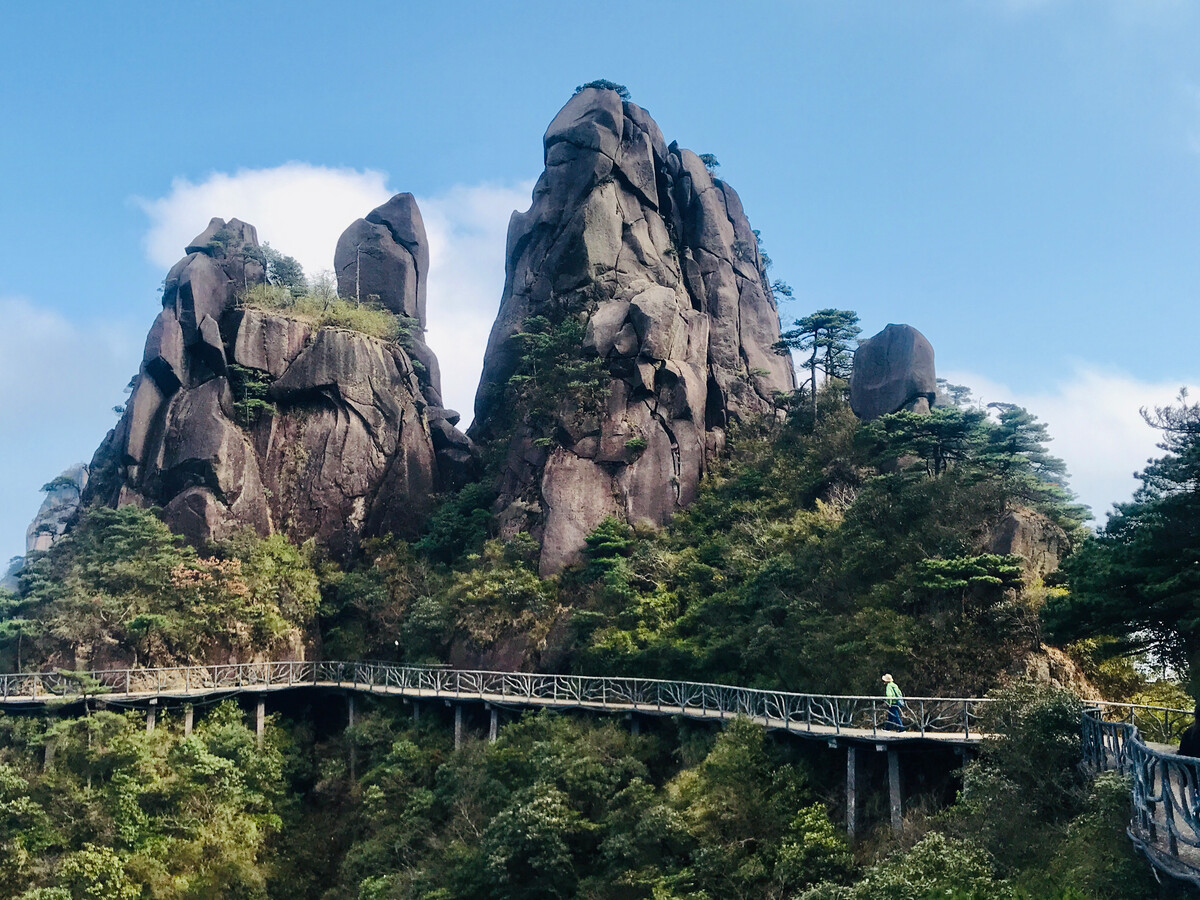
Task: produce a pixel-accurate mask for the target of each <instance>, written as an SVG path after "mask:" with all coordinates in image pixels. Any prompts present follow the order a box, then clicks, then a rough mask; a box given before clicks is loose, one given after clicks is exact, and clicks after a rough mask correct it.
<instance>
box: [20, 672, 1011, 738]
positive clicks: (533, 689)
mask: <svg viewBox="0 0 1200 900" xmlns="http://www.w3.org/2000/svg"><path fill="white" fill-rule="evenodd" d="M305 686H323V687H331V686H333V687H343V688H349V689H354V690H360V691H368V692H370V691H375V692H380V693H394V694H402V695H406V696H412V697H425V696H434V697H446V698H460V699H463V700H483V701H488V702H493V703H507V704H511V705H514V706H557V707H572V706H574V707H591V708H599V709H609V710H614V711H621V710H632V711H640V712H659V713H664V714H671V715H684V716H689V717H693V718H707V717H722V718H724V717H730V716H736V715H743V716H747V717H749V718H752V719H757V720H759V721H760V722H762V723H763V724H765V725H766V726H767V727H771V728H782V729H785V730H787V731H794V732H802V733H813V734H822V735H828V734H832V735H839V734H845V735H847V736H851V737H865V736H885V735H886V736H892V735H891V733H889V731H888V728H887V727H886V723H887V712H888V706H887V703H886V701H885V700H884V699H883V698H882V697H868V696H841V695H828V694H798V693H789V692H785V691H767V690H758V689H755V688H744V687H734V686H731V685H723V684H706V683H701V682H692V681H665V680H659V679H652V678H620V677H599V676H598V677H592V676H580V675H542V674H534V673H523V672H488V671H476V670H467V669H445V668H431V667H420V666H402V665H393V664H390V663H382V662H270V663H253V664H239V665H227V666H180V667H176V668H162V669H108V670H101V671H91V672H70V671H57V672H38V673H20V674H10V675H0V704H8V705H18V704H28V703H31V702H32V703H44V702H50V701H55V700H59V701H72V700H79V699H82V698H84V697H109V698H130V699H139V698H145V697H154V696H171V695H176V696H179V697H181V698H183V697H197V696H202V695H207V694H213V693H221V692H231V691H239V690H247V691H262V690H275V689H287V688H299V687H305ZM989 702H991V701H989V700H985V699H976V698H953V697H911V698H906V700H905V706H904V707H903V709H902V711H901V716H902V718H903V721H904V724H905V727H906V729H907V731H906V734H907V735H909V736H913V737H935V736H936V737H940V738H942V739H946V738H951V739H957V740H966V741H975V740H978V739H979V738H980V737H981V734H980V730H979V714H980V711H981V710H982V708H983V707H984V706H985V705H986V704H987V703H989Z"/></svg>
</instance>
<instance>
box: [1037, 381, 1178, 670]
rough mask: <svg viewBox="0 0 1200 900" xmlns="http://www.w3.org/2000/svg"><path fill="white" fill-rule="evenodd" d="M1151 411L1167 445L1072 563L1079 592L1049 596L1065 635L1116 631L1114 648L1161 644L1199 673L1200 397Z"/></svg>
mask: <svg viewBox="0 0 1200 900" xmlns="http://www.w3.org/2000/svg"><path fill="white" fill-rule="evenodd" d="M1147 420H1148V421H1149V422H1150V423H1151V424H1152V425H1154V426H1155V427H1157V428H1159V429H1160V430H1161V431H1162V433H1163V440H1162V443H1161V444H1159V446H1160V448H1161V449H1163V450H1164V451H1166V452H1165V455H1164V456H1162V457H1160V458H1159V459H1156V460H1152V461H1151V462H1150V463H1149V464H1148V465H1147V466H1146V468H1145V469H1144V470H1143V471H1141V472H1140V473H1138V478H1139V479H1140V481H1141V486H1140V487H1139V488H1138V490H1137V492H1136V493H1135V494H1134V496H1133V499H1132V500H1131V501H1130V502H1129V503H1122V504H1118V505H1117V507H1116V510H1115V511H1114V512H1113V513H1112V514H1111V515H1110V516H1109V519H1108V522H1107V524H1106V525H1105V526H1104V527H1103V528H1101V529H1100V530H1099V531H1097V533H1096V536H1095V538H1094V539H1092V540H1089V541H1087V542H1085V544H1084V545H1083V547H1082V548H1081V549H1080V552H1079V553H1078V554H1077V555H1076V556H1075V558H1074V559H1072V560H1071V561H1070V562H1069V563H1068V565H1067V566H1066V574H1067V578H1068V581H1069V584H1070V593H1069V594H1068V595H1066V596H1063V597H1060V598H1055V599H1052V600H1051V601H1050V602H1048V603H1047V604H1046V607H1045V609H1044V610H1043V616H1044V620H1045V623H1046V628H1047V630H1048V631H1049V633H1050V634H1052V635H1053V636H1054V637H1056V638H1057V639H1058V640H1061V641H1071V640H1077V639H1080V638H1084V637H1098V636H1110V637H1113V638H1115V639H1116V640H1115V641H1113V642H1112V643H1110V644H1109V645H1108V647H1107V650H1108V651H1109V652H1110V653H1137V652H1141V651H1146V650H1149V651H1152V652H1153V654H1154V655H1155V656H1156V657H1157V658H1158V659H1159V660H1161V661H1163V662H1164V663H1166V664H1168V665H1169V666H1171V667H1172V668H1173V669H1174V670H1175V671H1177V672H1180V673H1182V674H1184V675H1185V676H1187V675H1189V674H1190V675H1191V677H1192V679H1193V685H1192V687H1193V690H1194V688H1195V671H1196V663H1197V660H1198V659H1200V618H1198V617H1197V615H1196V610H1197V609H1198V608H1200V405H1198V404H1194V403H1188V402H1187V395H1186V394H1182V395H1181V396H1180V399H1179V403H1178V405H1176V406H1171V407H1163V408H1159V409H1157V410H1156V411H1155V412H1154V413H1153V414H1147Z"/></svg>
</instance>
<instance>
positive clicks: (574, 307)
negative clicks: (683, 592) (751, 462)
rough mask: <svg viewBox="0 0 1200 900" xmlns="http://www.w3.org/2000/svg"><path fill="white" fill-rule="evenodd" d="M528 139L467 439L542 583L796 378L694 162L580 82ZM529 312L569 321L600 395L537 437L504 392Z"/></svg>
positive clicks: (742, 254)
mask: <svg viewBox="0 0 1200 900" xmlns="http://www.w3.org/2000/svg"><path fill="white" fill-rule="evenodd" d="M543 144H544V147H545V156H544V159H545V170H544V171H543V173H542V175H541V177H540V178H539V179H538V182H537V185H536V186H535V187H534V191H533V202H532V205H531V206H530V208H529V210H528V211H526V212H518V213H514V214H513V216H512V219H511V221H510V223H509V231H508V248H507V259H506V263H505V287H504V294H503V296H502V298H501V302H500V310H499V313H498V315H497V317H496V321H495V324H494V325H493V327H492V332H491V336H490V337H489V340H488V347H487V352H486V354H485V357H484V364H483V374H482V378H481V381H480V387H479V391H478V393H477V394H476V400H475V420H474V422H473V424H472V425H471V428H470V430H469V434H470V436H471V437H472V439H474V440H475V441H476V442H477V443H480V444H494V443H497V442H501V443H504V444H507V450H500V451H498V452H500V453H501V455H502V456H503V458H505V459H506V460H507V463H506V465H505V466H504V470H503V472H502V473H501V476H500V479H499V484H498V490H499V499H498V501H497V510H498V511H501V512H502V518H503V520H504V522H505V523H506V525H505V527H506V528H507V529H508V530H509V531H515V530H520V529H522V528H523V529H526V530H529V531H530V532H531V533H533V534H534V535H536V536H538V537H539V538H540V539H541V542H542V558H541V569H542V571H543V572H544V573H551V572H555V571H558V570H559V569H560V568H562V567H563V566H564V565H567V564H569V563H570V562H572V561H574V560H575V559H577V558H578V555H579V552H580V550H581V548H582V547H583V539H584V537H585V536H586V534H587V531H588V530H589V529H590V528H591V527H592V526H593V525H594V524H595V523H596V522H598V521H599V520H600V519H601V518H603V516H604V515H608V514H612V515H616V516H618V517H620V518H622V519H625V520H626V521H629V522H637V521H644V522H649V523H652V524H655V525H661V524H663V523H665V522H666V521H667V520H668V519H669V518H670V517H671V515H672V514H673V513H674V512H675V511H676V510H678V509H681V508H682V507H683V506H685V505H687V503H689V502H690V501H691V499H692V498H693V497H694V496H695V493H696V488H697V486H698V483H699V480H700V477H701V476H702V474H703V472H704V471H705V468H706V465H707V461H708V454H709V448H717V447H720V446H723V443H724V441H723V431H722V429H723V428H724V427H725V425H726V423H727V422H728V421H729V420H731V419H733V420H748V419H752V418H754V417H757V416H763V415H774V414H775V406H774V394H775V392H777V391H791V390H793V389H794V387H795V380H794V375H793V372H792V369H791V365H790V362H789V361H788V360H787V359H785V358H783V357H781V356H779V355H778V354H776V353H775V352H774V350H773V346H774V344H775V343H776V342H777V341H778V340H779V334H780V329H779V316H778V312H777V310H776V308H775V303H774V299H773V297H772V294H771V292H770V290H769V288H768V286H767V279H766V275H765V271H764V268H763V264H762V257H761V255H760V253H759V250H758V244H757V239H756V237H755V234H754V232H753V230H752V229H751V227H750V223H749V221H748V220H747V219H746V216H745V213H744V211H743V210H742V205H741V201H740V200H739V199H738V196H737V194H736V193H735V192H734V191H733V189H732V188H730V187H729V186H728V185H726V184H725V183H724V182H721V181H719V180H716V179H714V178H713V177H712V176H711V174H710V173H709V172H708V171H707V170H706V169H705V167H704V165H703V163H701V162H700V160H699V157H697V156H696V154H694V153H692V152H691V151H688V150H682V149H680V148H679V147H678V145H676V144H671V145H668V144H667V143H666V141H665V140H664V139H663V136H662V132H661V131H660V130H659V128H658V126H657V125H656V124H655V123H654V121H653V119H651V117H650V115H649V114H648V113H647V112H646V111H645V110H644V109H642V108H641V107H638V106H636V105H635V104H633V103H630V102H628V101H622V100H621V98H620V97H619V96H618V95H617V94H616V93H615V92H613V91H609V90H603V89H597V88H587V89H585V90H582V91H580V92H579V93H577V94H576V95H575V96H574V97H572V98H571V100H570V101H569V102H568V103H567V104H566V106H564V107H563V108H562V110H561V111H560V112H559V113H558V115H556V116H555V117H554V120H553V121H552V122H551V123H550V127H549V128H548V129H547V130H546V135H545V138H544V140H543ZM534 316H543V317H545V318H546V319H548V320H549V321H550V322H551V323H552V324H553V326H554V327H563V324H564V322H565V321H566V318H567V317H568V316H570V317H575V318H577V319H578V320H579V321H581V322H583V323H584V324H585V333H584V336H583V341H582V346H581V347H580V348H579V352H580V353H581V354H582V355H583V356H585V357H586V356H591V357H598V358H600V359H602V360H604V369H603V371H604V374H603V376H602V378H601V381H600V383H599V384H597V385H596V386H595V387H596V390H595V391H593V392H592V394H591V395H590V396H596V395H600V396H604V397H606V399H605V400H604V408H603V409H591V408H577V407H578V403H579V402H580V401H577V400H576V399H575V398H573V397H570V396H566V397H561V398H557V399H558V414H557V421H556V422H555V423H553V425H552V426H551V427H550V428H549V429H548V430H547V433H536V434H535V433H533V432H532V431H531V428H530V426H529V425H528V424H527V423H525V422H524V421H523V416H522V415H521V412H522V411H521V410H519V409H518V410H516V411H515V412H516V415H515V416H514V415H512V413H513V412H514V411H513V410H512V409H511V403H512V398H513V395H512V393H511V392H506V390H505V384H506V382H507V381H508V379H509V377H510V376H511V375H512V374H513V373H514V372H515V370H516V368H517V366H518V364H519V362H520V356H521V353H522V345H521V344H520V342H518V341H514V340H513V336H514V335H515V334H517V333H518V332H520V331H522V329H523V328H524V326H525V323H526V321H527V320H528V319H530V318H531V317H534ZM588 402H592V401H590V400H589V401H588ZM514 418H515V420H516V421H517V426H516V429H515V430H512V429H511V428H510V426H509V424H508V423H511V422H512V421H513V419H514ZM714 432H720V433H721V439H719V440H718V439H717V438H716V436H715V433H714ZM547 441H549V442H551V443H552V444H553V445H554V446H553V450H552V452H550V453H546V452H545V449H544V445H545V443H546V442H547ZM539 448H543V449H541V450H540V451H539ZM602 513H603V514H602ZM597 517H599V518H597Z"/></svg>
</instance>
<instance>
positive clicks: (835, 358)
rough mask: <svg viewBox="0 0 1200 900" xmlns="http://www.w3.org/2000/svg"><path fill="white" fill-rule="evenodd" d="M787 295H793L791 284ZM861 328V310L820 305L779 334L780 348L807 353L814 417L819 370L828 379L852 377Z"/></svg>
mask: <svg viewBox="0 0 1200 900" xmlns="http://www.w3.org/2000/svg"><path fill="white" fill-rule="evenodd" d="M788 296H789V297H790V296H791V291H790V288H789V289H788ZM861 332H862V329H861V328H859V326H858V313H856V312H853V311H852V310H848V309H820V310H817V311H816V312H815V313H812V314H811V315H808V316H805V317H804V318H802V319H797V320H796V321H795V322H794V323H793V324H792V327H791V328H790V329H788V330H787V331H785V332H783V334H782V335H780V338H779V342H778V343H777V344H776V345H775V349H776V350H777V351H778V352H780V353H789V352H790V351H792V350H797V351H799V352H800V353H807V354H808V358H807V359H804V360H802V361H801V363H800V366H801V368H804V369H807V370H808V373H809V376H808V396H809V402H810V408H811V410H812V415H813V419H814V420H815V419H816V417H817V372H818V371H821V372H823V373H824V374H825V379H826V380H827V381H828V380H829V379H842V380H844V379H847V378H849V377H850V366H851V364H852V362H853V360H854V353H853V348H852V346H851V344H852V342H854V341H855V339H856V338H857V337H858V335H859V334H860V333H861Z"/></svg>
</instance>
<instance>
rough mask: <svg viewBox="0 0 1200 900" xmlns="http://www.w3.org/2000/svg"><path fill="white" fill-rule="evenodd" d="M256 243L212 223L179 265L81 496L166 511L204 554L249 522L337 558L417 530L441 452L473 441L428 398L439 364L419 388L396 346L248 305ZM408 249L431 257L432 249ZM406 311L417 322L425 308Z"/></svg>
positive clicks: (251, 235) (235, 228)
mask: <svg viewBox="0 0 1200 900" xmlns="http://www.w3.org/2000/svg"><path fill="white" fill-rule="evenodd" d="M413 215H414V216H415V226H417V227H416V228H415V231H416V232H418V233H419V239H420V240H419V242H418V243H420V242H423V240H424V229H423V228H419V225H420V214H419V212H416V211H415V207H414V208H413ZM353 227H354V226H351V228H353ZM414 239H415V238H414ZM257 247H258V239H257V235H256V234H255V231H254V228H253V227H252V226H250V225H246V224H245V223H243V222H239V221H238V220H236V219H234V220H231V221H229V222H224V221H223V220H221V219H214V220H213V221H212V223H211V224H210V225H209V227H208V229H206V230H205V232H204V233H203V234H201V235H200V236H198V237H197V238H196V239H195V240H194V241H193V242H192V243H191V244H190V245H189V246H188V248H187V256H185V257H184V259H182V260H181V261H180V262H179V263H177V264H176V265H175V266H174V267H173V268H172V269H171V272H170V274H169V275H168V276H167V280H166V284H165V290H164V294H163V311H162V312H161V313H160V314H159V316H158V318H157V319H156V320H155V322H154V325H153V327H152V328H151V329H150V334H149V336H148V337H147V340H146V350H145V354H144V357H143V362H142V366H141V369H140V371H139V373H138V375H137V376H136V377H135V378H134V380H133V390H132V395H131V396H130V399H129V402H128V403H127V404H126V408H125V411H124V414H123V415H122V417H121V421H120V422H119V423H118V425H117V427H116V428H114V429H113V430H112V431H111V432H109V434H108V436H107V437H106V438H105V440H104V443H103V444H101V446H100V448H99V449H98V450H97V451H96V456H95V458H94V460H93V462H92V473H91V474H92V477H91V481H90V483H89V485H88V488H87V490H86V492H85V498H84V499H85V502H89V503H103V504H107V505H112V506H117V505H123V504H126V503H135V504H138V505H143V506H150V505H154V506H160V507H162V509H163V515H164V518H165V520H166V522H167V524H168V525H170V526H171V528H172V529H173V530H175V531H177V532H179V533H181V534H183V535H185V536H186V537H187V538H188V539H189V540H191V541H192V542H193V543H196V544H198V545H201V546H203V545H204V544H207V543H210V542H212V541H216V540H220V539H222V538H224V537H226V536H228V535H229V534H230V533H231V532H232V531H234V530H236V529H239V528H243V527H250V528H253V529H254V530H255V531H257V532H259V533H260V534H264V535H265V534H269V533H272V532H280V531H281V532H284V533H286V534H287V535H288V536H289V537H291V538H292V539H293V540H296V541H303V540H306V539H308V538H315V539H316V540H317V542H318V543H320V544H322V545H323V546H325V547H327V548H328V549H329V550H330V551H331V552H332V553H334V554H335V555H338V556H342V555H345V554H347V553H350V552H352V551H353V549H354V548H355V546H356V545H357V543H358V541H359V540H360V539H361V538H362V537H363V536H367V535H373V534H382V533H385V532H395V533H396V534H399V535H402V536H403V535H407V536H410V537H411V536H413V535H414V534H415V532H416V529H418V528H419V526H420V523H421V522H422V520H423V518H424V515H425V513H426V512H427V511H428V509H429V507H430V505H431V503H432V502H433V498H434V494H435V492H436V491H437V490H438V489H439V487H441V486H442V482H443V478H442V473H441V472H440V471H439V449H438V447H437V446H436V444H438V443H439V442H440V443H441V444H443V445H447V446H448V445H450V444H451V443H452V442H453V440H454V439H457V440H458V441H459V445H455V448H457V447H458V446H460V445H466V444H467V439H466V437H465V436H464V435H462V434H461V433H459V432H457V431H456V430H455V429H454V428H453V427H452V426H451V425H450V424H449V423H447V421H446V419H447V417H448V416H450V417H455V418H456V416H455V414H453V412H452V411H448V410H443V409H441V398H440V396H437V397H436V403H433V402H431V401H430V397H429V395H430V394H431V393H434V391H433V390H432V387H431V386H429V385H428V384H427V382H428V379H429V375H428V374H427V373H429V372H430V371H431V370H432V372H433V373H434V375H435V376H436V371H437V370H436V359H433V360H432V363H433V365H432V366H428V365H425V366H423V367H422V370H423V372H424V373H426V374H425V376H424V382H423V379H422V378H421V377H418V368H417V367H416V366H414V363H413V359H412V358H411V357H410V356H409V354H408V353H406V352H405V350H404V349H402V348H401V347H400V346H398V345H396V344H391V343H387V342H385V341H381V340H377V339H375V338H372V337H368V336H366V335H363V334H360V333H358V332H354V331H348V330H345V329H336V328H317V327H315V326H313V325H310V324H307V323H305V322H301V321H297V320H293V319H289V318H286V317H285V316H283V315H279V314H277V313H274V312H266V311H262V310H256V309H242V308H240V306H239V304H238V303H237V296H238V293H239V291H240V290H242V289H244V288H246V287H248V286H251V285H254V284H258V283H261V282H262V279H263V271H262V267H261V265H259V264H258V263H257V262H256V261H255V259H256V257H257V256H258V254H257V253H256V252H255V250H256V249H257ZM413 252H414V255H415V256H416V257H419V258H423V259H427V258H428V251H427V249H425V248H424V246H423V244H421V245H420V246H417V245H414V250H413ZM422 271H423V270H422ZM417 286H418V285H417V283H413V284H412V285H411V287H412V291H413V292H415V291H416V289H417ZM409 287H410V285H408V283H407V282H405V283H403V284H401V285H400V286H399V287H397V288H396V291H397V292H398V294H399V295H403V296H408V294H407V293H405V292H407V291H409ZM413 296H414V297H415V296H416V295H415V293H413ZM414 302H415V301H414ZM406 308H409V309H412V311H413V312H417V313H420V315H417V316H414V319H416V327H418V328H422V327H423V325H424V318H423V307H417V306H411V307H406ZM421 347H422V348H424V345H423V344H421ZM424 352H426V353H428V349H427V348H424ZM429 357H431V358H432V354H431V353H429ZM255 401H257V402H255ZM447 430H448V431H449V432H451V434H450V435H449V437H448V436H447V435H446V434H445V433H444V432H446V431H447ZM435 435H436V437H435ZM466 449H468V450H469V446H467V448H466ZM468 456H469V454H468ZM452 462H453V460H451V463H452Z"/></svg>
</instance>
